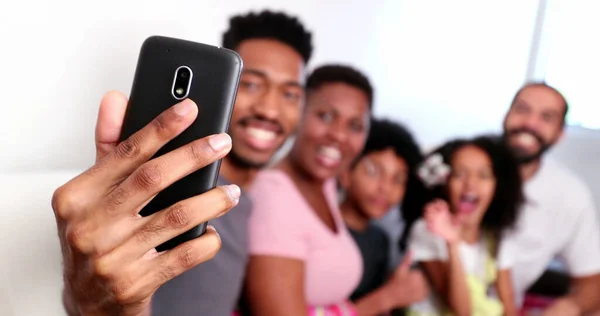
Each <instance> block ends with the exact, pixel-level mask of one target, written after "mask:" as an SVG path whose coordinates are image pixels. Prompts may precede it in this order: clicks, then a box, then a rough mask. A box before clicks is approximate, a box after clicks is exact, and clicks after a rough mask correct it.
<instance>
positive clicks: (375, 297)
mask: <svg viewBox="0 0 600 316" xmlns="http://www.w3.org/2000/svg"><path fill="white" fill-rule="evenodd" d="M393 305H394V304H393V300H392V298H391V296H390V295H389V289H388V288H387V287H386V286H385V285H384V286H382V287H380V288H379V289H377V290H375V291H373V292H371V293H369V294H367V295H366V296H364V297H362V298H361V299H359V300H358V301H356V302H355V303H354V308H355V309H356V313H357V314H358V316H372V315H380V314H382V313H385V312H389V311H390V310H392V309H393V308H394V307H395V306H393Z"/></svg>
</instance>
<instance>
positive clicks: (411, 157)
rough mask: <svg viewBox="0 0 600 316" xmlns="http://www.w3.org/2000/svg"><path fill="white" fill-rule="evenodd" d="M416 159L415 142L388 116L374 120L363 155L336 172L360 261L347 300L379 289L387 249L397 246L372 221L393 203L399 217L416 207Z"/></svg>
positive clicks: (385, 272)
mask: <svg viewBox="0 0 600 316" xmlns="http://www.w3.org/2000/svg"><path fill="white" fill-rule="evenodd" d="M421 159H422V154H421V151H420V149H419V146H418V145H417V143H416V142H415V140H414V138H413V136H412V135H411V133H410V132H409V131H408V130H406V129H405V128H404V127H402V126H400V125H399V124H397V123H394V122H391V121H388V120H378V119H374V120H373V121H372V122H371V130H370V133H369V137H368V139H367V142H366V144H365V148H364V150H363V153H362V154H361V156H360V157H359V158H358V159H357V161H356V162H355V163H354V164H353V165H352V167H351V168H350V169H349V170H348V171H347V172H345V173H343V174H342V175H341V176H340V185H341V187H342V188H343V189H344V192H345V195H344V198H343V200H342V203H341V210H342V215H343V216H344V220H345V221H346V225H347V226H348V229H349V231H350V233H351V235H352V236H353V237H354V239H355V241H356V243H357V245H358V247H359V248H360V250H361V253H362V256H363V264H364V269H363V270H364V273H363V277H362V279H361V282H360V284H359V286H358V287H357V288H356V290H355V291H354V293H353V294H352V296H351V299H352V300H357V299H359V298H361V297H363V296H364V295H366V294H368V293H370V292H371V291H373V290H375V289H377V288H379V287H381V286H382V285H384V284H385V282H386V281H387V279H388V275H389V273H388V271H389V269H388V260H389V247H390V246H391V247H398V246H397V244H396V242H397V241H390V240H388V237H387V236H386V233H385V232H384V231H383V230H382V229H381V228H379V227H377V226H376V225H374V223H373V222H372V221H373V220H375V219H380V218H382V217H383V216H385V215H386V214H387V213H388V212H389V211H390V210H391V209H392V208H393V207H395V206H397V205H401V208H402V210H403V213H405V214H404V215H405V216H404V218H407V216H406V215H407V214H410V213H411V212H415V211H418V212H420V211H421V208H420V207H419V206H418V204H419V203H418V198H419V197H418V195H419V194H413V192H414V189H413V187H414V186H415V185H419V183H420V182H419V181H418V179H417V177H416V173H415V170H416V169H417V166H418V164H419V163H420V162H421ZM407 191H408V194H406V193H407ZM411 191H413V192H411ZM414 193H416V192H414ZM405 196H406V199H405V198H404V197H405ZM408 217H409V218H410V217H412V216H408ZM398 225H400V223H398ZM390 243H393V244H392V245H390ZM407 303H408V302H407Z"/></svg>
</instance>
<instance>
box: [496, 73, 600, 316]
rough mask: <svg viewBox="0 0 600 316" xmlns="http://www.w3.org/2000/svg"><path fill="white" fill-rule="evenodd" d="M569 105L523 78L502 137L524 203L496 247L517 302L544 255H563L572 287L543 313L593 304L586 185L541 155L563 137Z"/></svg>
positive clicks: (599, 247)
mask: <svg viewBox="0 0 600 316" xmlns="http://www.w3.org/2000/svg"><path fill="white" fill-rule="evenodd" d="M567 111H568V104H567V101H566V99H565V97H564V96H563V95H562V94H560V93H559V92H558V90H556V89H555V88H553V87H551V86H549V85H547V84H545V83H529V84H526V85H525V86H524V87H522V88H521V89H520V90H519V91H518V92H517V94H516V95H515V97H514V99H513V102H512V105H511V107H510V109H509V111H508V113H507V115H506V117H505V120H504V135H503V139H504V141H505V143H506V144H507V145H508V147H509V148H510V149H511V150H512V152H513V153H514V154H515V156H516V157H517V159H518V161H519V163H520V166H521V175H522V178H523V181H524V190H525V197H526V204H525V206H524V208H523V210H522V214H521V218H520V220H519V222H518V224H517V227H516V229H515V231H514V232H512V233H511V234H510V235H508V236H507V238H506V239H505V240H504V241H503V244H502V247H501V249H500V258H499V262H498V264H499V266H500V268H511V269H512V276H513V284H514V288H515V292H516V293H515V294H516V296H517V302H518V303H519V302H522V301H523V296H524V293H525V291H526V290H527V289H528V288H529V287H530V286H531V285H532V284H533V283H534V282H535V281H536V280H537V279H538V278H539V277H540V276H541V275H542V274H543V272H544V270H545V269H546V268H547V267H548V265H549V264H550V262H551V261H552V260H553V259H554V258H556V257H560V258H561V259H562V260H564V263H565V264H566V267H567V272H568V274H569V277H570V279H571V282H570V283H571V285H570V287H571V291H569V292H568V294H567V295H565V296H562V297H560V298H559V299H557V300H556V301H555V302H554V303H553V304H552V305H551V306H550V307H549V308H548V309H547V310H546V311H545V313H544V315H547V316H550V315H552V316H571V315H582V314H585V313H587V312H590V311H592V310H594V309H596V308H598V307H600V296H599V295H598V293H599V290H600V282H599V279H600V231H599V225H598V218H597V210H596V207H595V206H594V202H593V199H592V194H591V191H590V189H589V187H588V186H587V185H586V184H585V183H584V182H583V181H582V180H581V179H580V178H579V177H577V176H576V175H575V174H574V173H573V172H572V171H570V170H569V169H567V168H566V167H564V166H562V165H560V164H558V163H557V162H555V161H553V160H552V159H550V158H547V157H545V154H546V152H547V151H548V150H549V149H550V148H551V147H552V146H554V145H555V144H556V143H557V142H558V141H559V140H560V139H561V138H562V136H563V134H564V129H565V123H566V122H565V121H566V114H567Z"/></svg>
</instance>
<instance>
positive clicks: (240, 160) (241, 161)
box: [227, 149, 269, 169]
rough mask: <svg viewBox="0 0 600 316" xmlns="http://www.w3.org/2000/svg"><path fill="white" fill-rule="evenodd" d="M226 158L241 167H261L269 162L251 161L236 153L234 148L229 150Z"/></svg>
mask: <svg viewBox="0 0 600 316" xmlns="http://www.w3.org/2000/svg"><path fill="white" fill-rule="evenodd" d="M227 158H229V159H230V161H231V162H232V163H233V164H234V165H236V166H238V167H240V168H242V169H263V168H264V167H266V166H267V165H268V164H269V161H267V162H255V161H252V160H250V159H246V158H244V157H242V156H241V155H238V154H237V153H236V152H235V150H233V149H232V150H231V151H230V152H229V155H227Z"/></svg>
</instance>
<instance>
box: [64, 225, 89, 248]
mask: <svg viewBox="0 0 600 316" xmlns="http://www.w3.org/2000/svg"><path fill="white" fill-rule="evenodd" d="M86 235H87V233H86V229H85V228H84V226H83V225H81V224H75V225H71V226H69V227H68V228H67V231H66V238H67V243H68V244H69V245H70V246H71V248H73V249H74V250H76V251H77V252H79V253H89V252H91V249H90V247H89V246H88V245H87V242H85V240H86Z"/></svg>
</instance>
